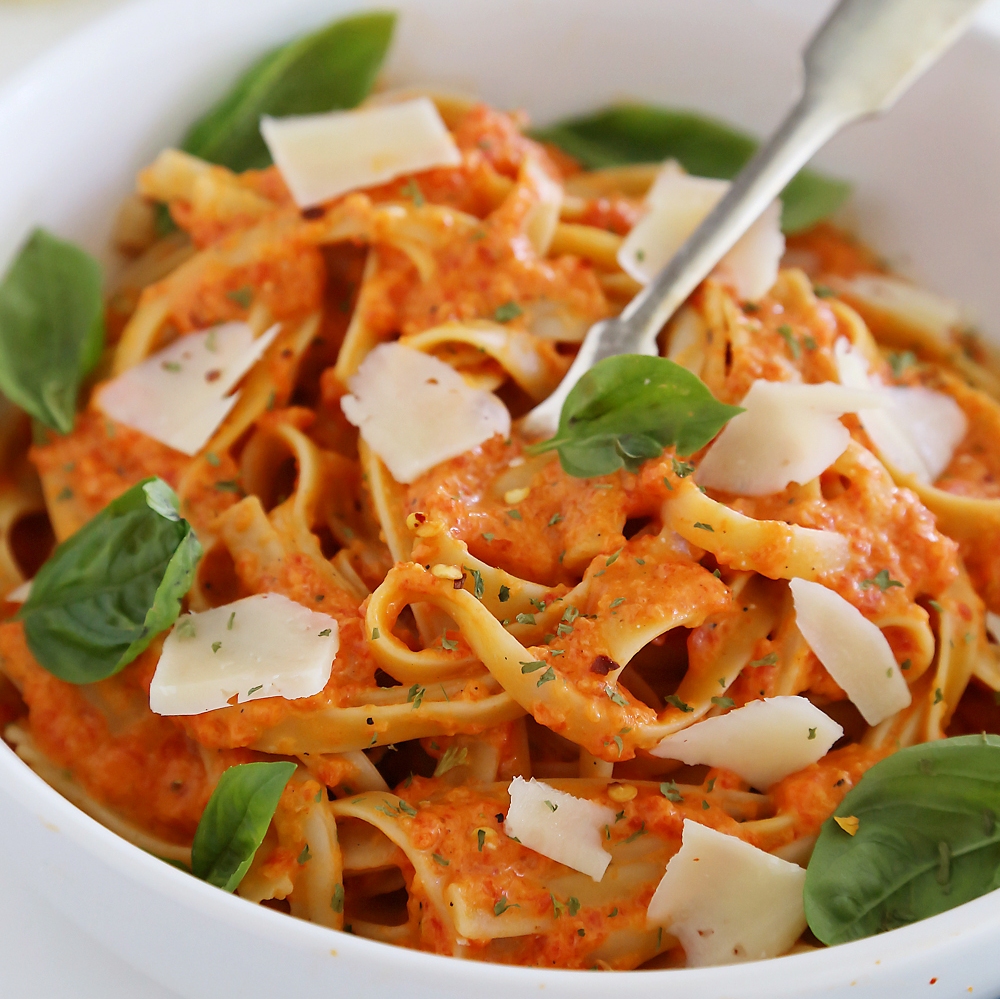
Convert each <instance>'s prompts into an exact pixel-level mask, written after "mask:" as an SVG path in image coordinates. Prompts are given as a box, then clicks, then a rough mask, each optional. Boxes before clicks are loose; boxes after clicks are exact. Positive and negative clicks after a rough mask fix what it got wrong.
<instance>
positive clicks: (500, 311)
mask: <svg viewBox="0 0 1000 999" xmlns="http://www.w3.org/2000/svg"><path fill="white" fill-rule="evenodd" d="M523 312H524V309H522V308H521V306H520V305H518V304H517V302H513V301H511V302H504V303H503V305H498V306H497V307H496V309H494V310H493V318H494V319H495V320H496V321H497V322H498V323H509V322H510V321H511V320H512V319H517V317H518V316H520V315H521V314H522V313H523Z"/></svg>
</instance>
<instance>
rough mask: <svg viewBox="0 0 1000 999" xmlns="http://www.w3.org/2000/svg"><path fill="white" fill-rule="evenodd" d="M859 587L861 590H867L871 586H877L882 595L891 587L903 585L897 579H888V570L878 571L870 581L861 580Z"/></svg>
mask: <svg viewBox="0 0 1000 999" xmlns="http://www.w3.org/2000/svg"><path fill="white" fill-rule="evenodd" d="M859 585H860V587H861V589H863V590H867V589H869V588H870V587H872V586H877V587H878V588H879V589H880V590H881V591H882V592H883V593H885V591H886V590H888V589H889V588H890V587H892V586H902V585H903V584H902V583H901V582H900V581H899V580H898V579H890V578H889V570H888V569H879V571H878V572H876V573H875V575H874V576H873V577H872V578H871V579H862V580H861V582H860V584H859Z"/></svg>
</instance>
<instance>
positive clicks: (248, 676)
mask: <svg viewBox="0 0 1000 999" xmlns="http://www.w3.org/2000/svg"><path fill="white" fill-rule="evenodd" d="M338 648H339V637H338V633H337V622H336V620H335V619H334V618H332V617H330V616H329V615H328V614H319V613H317V612H316V611H312V610H310V609H309V608H308V607H303V606H302V604H298V603H296V602H295V601H294V600H289V599H288V597H285V596H282V595H281V594H280V593H262V594H257V595H256V596H252V597H246V598H245V599H243V600H237V601H236V602H235V603H231V604H224V605H223V606H222V607H215V608H213V609H212V610H208V611H204V612H203V613H201V614H185V615H183V616H182V617H181V618H179V619H178V621H177V624H175V625H174V628H173V631H171V632H170V634H169V635H168V636H167V640H166V641H165V642H164V643H163V652H162V654H161V655H160V661H159V662H158V663H157V665H156V672H155V674H154V675H153V682H152V684H151V685H150V688H149V706H150V708H151V709H152V710H153V711H154V712H155V713H156V714H158V715H200V714H203V713H204V712H206V711H214V710H216V709H217V708H224V707H226V705H227V704H229V703H230V702H231V701H232V699H233V698H234V697H235V698H236V701H237V703H240V704H242V703H243V702H244V701H255V700H258V699H259V698H261V697H285V698H288V700H294V699H295V698H299V697H311V696H312V695H313V694H318V693H319V692H320V691H321V690H322V689H323V688H324V687H325V686H326V683H327V680H329V679H330V672H331V670H332V668H333V659H334V656H336V654H337V649H338Z"/></svg>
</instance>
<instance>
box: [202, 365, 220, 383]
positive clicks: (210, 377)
mask: <svg viewBox="0 0 1000 999" xmlns="http://www.w3.org/2000/svg"><path fill="white" fill-rule="evenodd" d="M221 377H222V372H221V371H220V370H219V369H218V368H212V370H211V371H206V372H205V381H206V382H215V381H218V380H219V379H220V378H221Z"/></svg>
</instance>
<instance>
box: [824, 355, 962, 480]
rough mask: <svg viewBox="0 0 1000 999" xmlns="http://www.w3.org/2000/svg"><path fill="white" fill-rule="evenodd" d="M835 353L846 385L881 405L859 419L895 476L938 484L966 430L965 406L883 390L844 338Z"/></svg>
mask: <svg viewBox="0 0 1000 999" xmlns="http://www.w3.org/2000/svg"><path fill="white" fill-rule="evenodd" d="M834 353H835V356H836V359H837V372H838V375H839V377H840V382H841V384H842V385H845V386H849V387H850V388H858V389H864V388H868V389H874V390H875V391H876V392H877V393H878V394H879V396H880V397H881V399H882V401H883V407H884V408H882V409H864V410H861V411H860V412H859V413H858V418H859V419H860V420H861V425H862V426H863V427H864V428H865V433H867V434H868V436H869V437H870V438H871V441H872V443H873V444H874V445H875V447H876V449H877V450H878V452H879V454H880V455H882V457H883V458H884V459H885V460H886V461H887V462H888V463H889V464H890V465H892V467H893V468H894V469H896V470H897V471H900V472H903V473H904V474H907V475H914V476H916V478H917V480H918V481H919V482H922V483H924V484H925V485H929V484H930V483H932V482H934V480H935V479H937V478H938V476H940V474H941V473H942V472H943V471H944V470H945V469H946V468H947V467H948V465H949V464H950V463H951V459H952V456H953V455H954V453H955V448H957V447H958V445H959V444H960V443H961V442H962V439H963V438H964V437H965V434H966V432H967V430H968V426H969V421H968V418H967V417H966V415H965V413H964V412H963V411H962V408H961V406H959V405H958V403H957V402H955V400H954V399H953V398H952V397H951V396H950V395H945V394H944V393H943V392H935V391H933V390H932V389H929V388H925V387H923V386H922V385H917V386H907V387H895V386H894V387H890V388H885V387H883V386H880V385H879V384H878V383H877V382H876V381H875V380H874V379H873V378H872V377H871V376H870V375H869V373H868V366H867V364H866V363H865V359H864V357H863V356H862V355H861V353H860V352H859V351H858V350H856V349H855V348H854V347H852V346H851V344H850V343H849V342H848V341H847V339H846V338H844V337H841V338H840V339H839V340H838V341H837V342H836V344H834Z"/></svg>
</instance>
